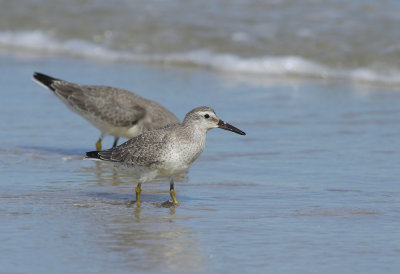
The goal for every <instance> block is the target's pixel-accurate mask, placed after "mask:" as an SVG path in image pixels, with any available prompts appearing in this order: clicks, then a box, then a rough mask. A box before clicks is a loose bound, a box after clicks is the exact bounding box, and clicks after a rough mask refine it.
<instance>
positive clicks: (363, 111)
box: [0, 56, 400, 273]
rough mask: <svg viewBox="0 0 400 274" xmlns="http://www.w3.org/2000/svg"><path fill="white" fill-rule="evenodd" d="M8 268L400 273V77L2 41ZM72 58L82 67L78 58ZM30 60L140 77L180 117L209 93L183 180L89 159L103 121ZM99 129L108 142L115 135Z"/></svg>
mask: <svg viewBox="0 0 400 274" xmlns="http://www.w3.org/2000/svg"><path fill="white" fill-rule="evenodd" d="M0 62H1V64H2V65H1V66H0V71H1V73H0V82H1V84H2V88H1V94H2V100H0V114H1V116H0V132H1V134H0V143H1V148H0V173H1V177H0V220H1V226H0V242H1V243H2V244H1V245H0V265H1V266H0V272H3V273H54V272H57V273H72V272H75V273H111V272H113V273H129V272H133V271H151V272H158V271H164V272H167V271H168V272H172V271H174V272H214V273H216V272H222V271H230V272H239V271H240V272H243V271H246V272H254V273H255V272H258V273H260V272H264V273H282V272H290V273H293V272H296V273H338V272H341V273H357V272H358V273H397V271H398V269H399V268H400V261H399V257H400V233H399V231H400V230H399V227H400V221H399V220H400V184H399V179H398V178H399V176H400V171H399V163H400V158H399V148H400V142H399V136H400V126H399V125H400V118H399V117H400V116H399V115H400V105H399V100H400V92H398V90H390V89H387V88H371V87H365V86H349V85H345V84H342V83H339V82H311V81H301V80H299V79H285V81H283V80H282V81H280V80H279V79H278V80H276V79H269V78H264V79H259V78H258V79H252V77H247V76H243V75H242V76H239V75H236V76H235V75H230V76H228V75H223V74H218V73H215V72H212V71H202V70H190V69H185V70H184V69H179V68H165V67H163V68H157V67H148V66H144V65H137V64H130V63H123V64H121V63H111V64H110V63H108V64H105V63H96V62H90V61H79V60H68V61H67V60H65V59H62V58H55V57H54V58H53V57H47V58H39V57H25V58H22V57H9V56H1V57H0ZM78 68H79V69H78ZM33 71H40V72H44V73H49V74H50V75H54V76H55V77H59V78H64V79H66V80H71V81H74V82H78V83H85V84H105V85H112V86H118V87H122V88H126V89H129V90H132V91H136V92H137V93H139V94H140V95H143V96H145V97H147V98H150V99H153V100H156V101H158V102H160V103H162V104H163V105H165V106H166V107H167V108H169V109H170V110H172V111H173V112H174V113H175V114H176V115H177V116H178V117H179V118H180V119H183V117H184V115H185V114H186V112H187V111H189V110H190V109H192V108H193V107H196V106H199V105H208V106H211V107H213V108H214V109H215V110H216V112H217V114H218V115H219V116H220V117H221V118H222V119H224V120H226V121H227V122H230V123H232V124H233V125H235V126H237V127H239V128H240V129H242V130H244V131H245V132H246V133H247V135H246V136H239V135H236V134H233V133H231V132H227V131H222V130H218V129H215V130H212V131H210V132H209V133H208V139H207V147H206V149H205V151H204V153H203V154H202V155H201V157H200V158H199V159H198V161H196V162H195V164H194V165H193V166H192V168H191V169H190V170H189V172H188V173H187V174H184V175H183V176H182V178H180V179H179V180H178V182H177V183H176V191H177V197H178V199H179V201H180V205H179V206H178V207H177V208H164V207H161V206H160V203H161V202H164V201H166V200H167V199H169V193H168V190H169V189H168V187H169V186H168V182H167V181H166V180H159V181H156V182H153V183H149V184H146V185H144V186H143V196H142V198H143V205H142V207H141V208H136V207H135V206H130V205H129V202H130V201H133V200H134V199H135V195H134V186H135V183H134V182H132V181H131V180H130V179H129V177H126V176H125V175H124V174H120V173H118V172H117V171H115V170H113V169H112V168H111V167H109V166H108V165H106V164H101V163H96V162H92V161H84V160H82V159H83V155H84V153H85V152H86V151H89V150H92V149H93V148H94V143H95V141H96V140H97V138H98V135H99V133H98V131H97V130H96V129H95V128H93V127H92V126H91V125H90V124H88V123H87V122H86V121H84V120H83V119H81V118H80V117H79V116H77V115H76V114H74V113H72V112H70V111H69V110H68V109H67V108H66V107H65V106H64V105H63V104H62V103H61V102H60V101H59V100H58V99H57V98H56V97H55V96H54V95H52V94H51V93H50V92H49V91H48V90H45V89H43V88H42V87H40V86H38V85H37V84H35V83H33V82H32V81H31V75H32V73H33ZM112 140H113V139H112V138H111V137H108V138H106V140H105V142H104V146H111V144H112Z"/></svg>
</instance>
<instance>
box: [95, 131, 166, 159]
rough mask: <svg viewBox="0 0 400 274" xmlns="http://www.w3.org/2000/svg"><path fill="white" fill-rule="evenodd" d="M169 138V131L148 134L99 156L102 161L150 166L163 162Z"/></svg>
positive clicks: (103, 152) (100, 153)
mask: <svg viewBox="0 0 400 274" xmlns="http://www.w3.org/2000/svg"><path fill="white" fill-rule="evenodd" d="M160 133H161V134H160ZM167 137H168V135H167V131H165V132H164V131H162V130H157V131H150V132H146V133H144V134H142V135H139V136H137V137H135V138H132V139H130V140H129V141H127V142H125V143H124V144H122V145H120V146H118V147H116V148H111V149H109V150H105V151H101V152H99V156H100V159H102V160H108V161H112V162H119V163H123V164H127V165H137V166H149V165H151V164H155V163H158V162H161V161H162V154H163V153H165V149H166V147H167V142H166V139H167Z"/></svg>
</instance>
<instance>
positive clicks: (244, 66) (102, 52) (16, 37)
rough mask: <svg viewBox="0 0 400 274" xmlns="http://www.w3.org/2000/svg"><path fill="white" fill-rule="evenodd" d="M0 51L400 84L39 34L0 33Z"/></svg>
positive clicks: (293, 60)
mask: <svg viewBox="0 0 400 274" xmlns="http://www.w3.org/2000/svg"><path fill="white" fill-rule="evenodd" d="M0 51H3V52H5V51H6V52H13V53H15V54H34V55H66V56H73V57H80V58H87V59H92V60H97V61H104V62H150V63H158V64H167V65H176V66H195V67H201V68H207V69H213V70H216V71H220V72H227V73H239V74H255V75H261V76H263V75H265V76H268V77H271V76H282V77H285V76H290V77H313V78H323V79H344V80H346V81H354V82H365V83H370V84H387V85H400V71H391V72H390V73H385V74H383V73H381V72H379V71H376V70H373V69H369V68H362V67H360V68H354V69H347V68H345V69H336V68H330V67H328V66H325V65H322V64H319V63H317V62H314V61H312V60H307V59H305V58H302V57H300V56H280V57H279V56H263V57H251V58H244V57H240V56H237V55H235V54H230V53H223V54H221V53H213V52H211V51H210V50H207V49H200V50H193V51H188V52H177V53H166V54H140V53H134V52H130V51H122V50H114V49H110V48H107V47H106V46H104V45H99V44H96V43H92V42H88V41H84V40H81V39H70V40H64V41H62V40H60V39H57V38H55V37H53V36H51V35H49V34H46V33H44V32H42V31H21V32H9V31H8V32H0Z"/></svg>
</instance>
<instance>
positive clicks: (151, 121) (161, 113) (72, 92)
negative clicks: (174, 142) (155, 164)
mask: <svg viewBox="0 0 400 274" xmlns="http://www.w3.org/2000/svg"><path fill="white" fill-rule="evenodd" d="M33 79H34V80H35V81H37V82H38V83H39V84H41V85H43V86H45V87H47V88H48V89H50V90H51V91H53V92H54V94H55V95H56V96H57V97H58V98H59V99H60V100H61V101H62V102H63V103H64V104H65V105H67V107H68V108H69V109H71V110H72V111H74V112H76V113H78V114H79V115H80V116H82V117H83V118H85V119H86V120H88V121H89V122H90V123H91V124H92V125H94V126H95V127H97V128H98V129H99V130H100V131H101V136H100V138H99V140H98V141H97V143H96V149H97V150H101V141H102V139H103V138H104V136H107V135H111V136H114V137H115V139H114V145H113V147H116V146H117V143H118V139H119V138H120V137H123V138H133V137H135V136H137V135H139V134H141V133H142V132H145V131H150V130H154V129H157V128H161V127H164V126H166V125H170V124H177V123H179V120H178V118H177V117H176V116H175V115H174V114H172V113H171V112H170V111H168V110H167V109H166V108H164V107H163V106H162V105H160V104H158V103H156V102H153V101H150V100H147V99H144V98H142V97H140V96H139V95H137V94H134V93H132V92H130V91H127V90H123V89H119V88H114V87H107V86H88V85H78V84H74V83H70V82H67V81H64V80H61V79H56V78H53V77H50V76H47V75H45V74H42V73H38V72H35V73H34V75H33Z"/></svg>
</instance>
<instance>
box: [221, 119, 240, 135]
mask: <svg viewBox="0 0 400 274" xmlns="http://www.w3.org/2000/svg"><path fill="white" fill-rule="evenodd" d="M218 127H219V128H222V129H225V130H229V131H232V132H235V133H237V134H240V135H246V133H245V132H244V131H241V130H240V129H238V128H235V127H234V126H232V125H230V124H228V123H225V122H224V121H222V120H219V122H218Z"/></svg>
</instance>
